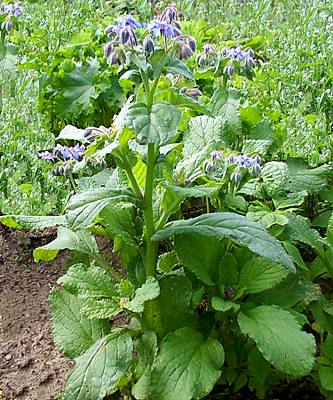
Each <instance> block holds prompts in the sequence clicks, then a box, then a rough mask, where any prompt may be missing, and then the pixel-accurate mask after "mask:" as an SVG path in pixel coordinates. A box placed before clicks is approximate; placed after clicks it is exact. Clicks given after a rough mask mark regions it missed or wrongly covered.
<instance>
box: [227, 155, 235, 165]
mask: <svg viewBox="0 0 333 400" xmlns="http://www.w3.org/2000/svg"><path fill="white" fill-rule="evenodd" d="M228 162H229V164H235V163H236V158H235V156H234V154H231V156H229V158H228Z"/></svg>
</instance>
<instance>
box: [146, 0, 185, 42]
mask: <svg viewBox="0 0 333 400" xmlns="http://www.w3.org/2000/svg"><path fill="white" fill-rule="evenodd" d="M146 27H147V28H148V29H149V30H150V31H151V33H152V34H153V36H154V37H155V38H157V37H159V36H162V37H164V38H167V37H173V38H175V37H177V36H180V35H181V34H182V33H181V29H182V28H181V25H180V23H179V22H178V21H177V10H176V7H174V6H168V7H167V8H166V9H165V10H164V11H163V12H162V14H161V15H160V17H159V18H158V19H157V20H154V21H152V22H150V23H148V24H146Z"/></svg>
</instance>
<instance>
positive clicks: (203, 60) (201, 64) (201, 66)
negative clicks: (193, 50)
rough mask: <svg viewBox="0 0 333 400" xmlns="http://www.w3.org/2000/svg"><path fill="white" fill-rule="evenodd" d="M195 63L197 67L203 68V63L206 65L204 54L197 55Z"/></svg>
mask: <svg viewBox="0 0 333 400" xmlns="http://www.w3.org/2000/svg"><path fill="white" fill-rule="evenodd" d="M197 65H198V67H200V68H203V67H204V66H205V65H206V58H205V56H202V55H201V56H199V57H198V58H197Z"/></svg>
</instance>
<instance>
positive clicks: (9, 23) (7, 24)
mask: <svg viewBox="0 0 333 400" xmlns="http://www.w3.org/2000/svg"><path fill="white" fill-rule="evenodd" d="M1 28H2V29H3V30H5V31H7V32H9V31H11V30H12V28H13V23H12V21H11V20H10V19H7V20H5V21H4V22H3V23H2V25H1Z"/></svg>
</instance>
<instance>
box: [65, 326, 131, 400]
mask: <svg viewBox="0 0 333 400" xmlns="http://www.w3.org/2000/svg"><path fill="white" fill-rule="evenodd" d="M132 351H133V344H132V339H131V337H130V335H129V334H128V333H124V334H121V335H119V336H115V335H112V334H111V335H108V336H106V337H104V338H103V339H101V340H99V341H98V342H96V343H95V344H94V345H93V346H92V347H91V348H90V349H89V350H88V351H86V352H85V353H84V354H83V355H82V356H80V357H79V358H77V359H76V360H75V362H76V367H75V369H74V370H73V372H72V373H71V374H70V375H69V377H68V381H67V384H66V386H65V390H64V393H63V398H64V399H66V400H87V399H88V398H89V400H102V399H104V397H105V396H107V395H110V394H112V393H114V392H115V391H116V390H117V385H118V382H119V380H120V379H121V378H122V377H123V376H124V375H125V373H126V371H127V369H128V367H129V365H130V362H131V360H132Z"/></svg>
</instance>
